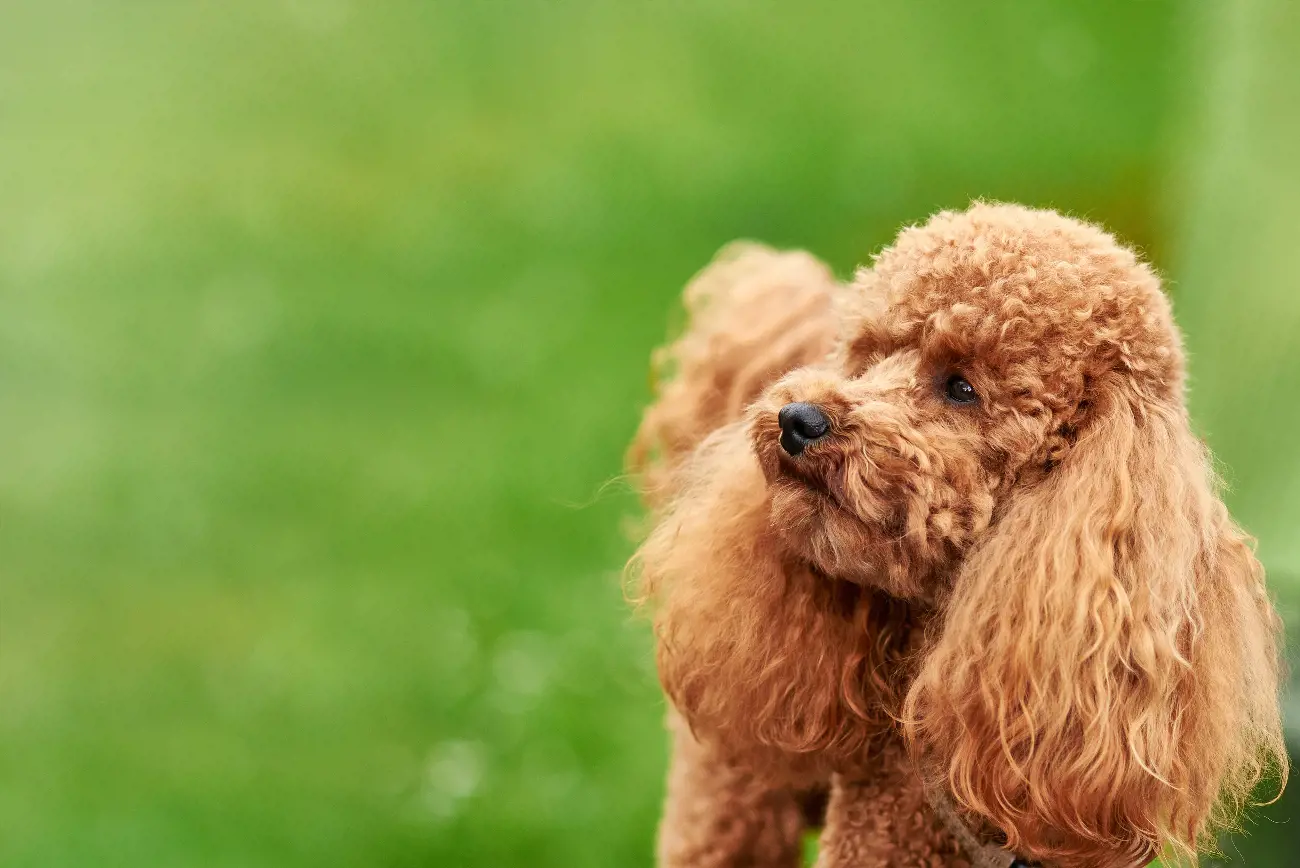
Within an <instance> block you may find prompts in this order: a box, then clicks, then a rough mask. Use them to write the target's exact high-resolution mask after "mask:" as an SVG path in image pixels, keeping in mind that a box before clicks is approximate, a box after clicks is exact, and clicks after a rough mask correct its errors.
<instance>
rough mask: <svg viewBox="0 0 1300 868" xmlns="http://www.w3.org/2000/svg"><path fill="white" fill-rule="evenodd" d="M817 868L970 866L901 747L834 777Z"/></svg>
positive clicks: (965, 867)
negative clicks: (847, 774) (860, 768)
mask: <svg viewBox="0 0 1300 868" xmlns="http://www.w3.org/2000/svg"><path fill="white" fill-rule="evenodd" d="M819 849H820V855H819V856H818V858H817V868H970V865H971V863H970V861H969V860H968V859H967V858H966V857H965V856H964V854H963V853H962V852H961V849H960V847H959V846H958V844H957V842H956V841H955V840H954V839H953V838H952V836H950V835H949V834H948V832H947V830H946V829H945V828H944V826H943V822H942V821H941V820H939V818H938V817H937V816H936V815H935V814H934V812H933V811H931V809H930V806H929V804H928V803H927V802H926V799H925V792H924V788H923V787H922V784H921V781H920V778H918V777H917V776H916V774H915V773H914V772H913V770H912V768H911V766H910V764H908V762H907V759H906V756H905V755H904V754H903V751H902V749H901V747H894V746H891V747H890V748H889V749H887V750H886V751H885V752H884V754H883V755H882V756H881V758H880V764H879V765H878V766H875V767H873V768H872V769H871V770H870V771H869V772H866V773H863V774H861V775H855V776H853V777H845V776H843V775H836V776H835V777H834V778H833V779H832V781H831V796H830V803H829V804H828V805H827V808H826V827H825V829H824V830H823V831H822V836H821V843H820V848H819Z"/></svg>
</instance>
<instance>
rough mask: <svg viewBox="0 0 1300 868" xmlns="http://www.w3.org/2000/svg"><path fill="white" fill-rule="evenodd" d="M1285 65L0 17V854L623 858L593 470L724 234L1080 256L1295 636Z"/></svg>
mask: <svg viewBox="0 0 1300 868" xmlns="http://www.w3.org/2000/svg"><path fill="white" fill-rule="evenodd" d="M1298 83H1300V4H1296V3H1292V2H1289V0H1250V2H1245V0H1243V2H1228V0H1224V2H1221V3H1219V2H1215V3H1203V4H1202V3H1193V2H1186V3H1172V2H1167V3H1160V2H1140V3H1139V2H1105V3H1089V4H1082V3H1064V2H1062V3H1021V2H1007V3H989V2H981V3H966V2H956V0H954V2H951V3H942V4H941V3H931V2H919V3H909V4H902V3H893V4H887V5H886V4H875V3H871V4H868V3H855V4H849V3H837V4H826V5H822V4H817V3H804V4H797V5H796V4H775V3H741V2H726V0H707V2H686V0H675V2H654V3H641V2H620V0H597V2H567V0H550V2H533V0H483V2H477V3H469V2H454V0H444V2H437V3H426V4H417V3H414V2H402V3H398V2H392V3H378V2H376V3H362V2H360V0H351V2H349V0H319V2H311V0H293V2H278V0H247V2H224V3H216V2H199V0H193V2H176V3H164V2H129V3H128V2H115V3H106V2H92V0H82V2H60V0H43V2H13V0H6V2H4V3H3V5H0V412H2V413H3V424H0V552H3V555H2V558H3V559H2V561H0V564H2V569H0V865H4V866H65V865H66V866H89V865H96V866H98V865H131V866H144V865H159V866H162V865H166V866H191V865H193V866H199V865H202V866H277V868H279V866H284V868H291V866H321V865H341V866H377V865H384V866H407V865H410V866H415V865H433V866H462V865H465V866H468V865H520V866H524V865H527V866H564V868H577V866H609V865H649V864H650V862H651V854H652V837H653V828H654V824H655V821H656V818H657V814H658V808H659V800H660V796H661V790H662V776H663V771H664V763H665V759H666V750H665V745H664V740H663V738H662V736H661V734H660V717H661V714H662V703H661V700H660V698H659V694H658V690H657V688H656V686H655V683H654V679H653V674H652V672H651V666H650V641H649V636H648V631H647V629H646V628H645V626H644V625H643V624H641V623H639V622H637V621H635V620H634V619H632V618H630V617H629V615H628V612H627V609H626V606H625V605H624V603H623V600H622V598H621V592H620V587H619V579H618V573H619V569H620V566H621V563H622V561H623V560H624V559H625V557H626V556H627V555H628V553H629V551H630V544H629V542H628V540H627V536H626V534H625V531H624V528H625V526H626V522H627V520H628V519H629V517H632V516H634V515H635V512H636V506H635V502H634V499H633V498H632V497H631V496H630V495H629V493H628V491H627V487H626V485H623V484H619V483H618V482H617V481H615V483H614V484H612V485H610V484H607V483H609V482H610V481H611V480H616V478H617V476H618V474H619V473H620V453H621V450H622V448H623V445H624V443H625V442H626V441H627V439H628V437H629V436H630V434H631V432H632V430H633V428H634V426H635V424H636V421H637V418H638V413H639V408H640V407H641V406H642V405H643V403H644V402H645V400H646V397H647V393H648V389H647V384H646V379H647V378H646V370H647V359H648V354H649V351H650V349H651V347H652V346H653V345H654V344H655V343H656V342H657V341H659V340H660V339H661V337H662V336H663V334H664V332H665V328H666V324H667V323H668V322H669V321H670V319H672V315H673V313H674V311H675V304H676V298H677V294H678V292H679V290H680V287H681V286H682V285H683V284H684V282H685V281H686V280H687V279H688V278H689V277H690V275H691V274H692V272H694V271H695V270H696V269H697V268H699V267H700V266H701V265H703V264H704V263H705V262H706V261H707V260H708V258H709V257H710V255H711V254H712V253H713V252H714V250H715V249H717V248H718V247H720V246H721V245H722V244H724V243H726V242H727V241H730V240H732V239H734V238H737V237H749V238H755V239H759V240H763V241H766V242H769V243H772V244H776V245H781V246H799V247H806V248H808V249H810V250H812V251H813V252H814V253H816V254H818V255H819V256H821V257H823V258H825V259H826V260H828V261H829V262H831V263H832V264H833V265H834V266H835V268H836V269H837V271H838V272H839V273H840V274H843V275H847V274H849V273H850V272H851V270H852V268H853V267H854V266H855V265H856V264H858V263H861V262H864V261H866V260H867V259H868V257H869V255H870V254H871V253H872V252H873V251H874V250H876V249H878V248H879V247H880V246H881V245H882V244H884V243H885V242H887V241H888V240H889V239H890V238H891V237H892V236H893V235H894V233H895V232H896V231H897V229H898V228H899V227H900V226H901V225H903V224H905V223H909V222H915V221H919V220H922V219H924V218H925V217H926V216H927V215H928V214H929V213H931V212H933V211H934V210H936V209H938V208H940V207H963V206H964V205H965V204H967V203H968V202H969V200H970V199H971V198H972V197H977V196H979V197H990V198H997V199H1009V200H1017V201H1023V202H1026V203H1031V204H1036V205H1050V206H1055V207H1058V208H1061V209H1065V210H1069V211H1071V212H1073V213H1076V214H1079V215H1082V216H1085V217H1088V218H1090V219H1094V220H1098V221H1101V222H1103V223H1104V224H1106V225H1107V226H1109V227H1111V228H1112V229H1113V230H1115V231H1116V232H1117V233H1118V234H1119V235H1120V236H1121V237H1122V238H1124V239H1126V240H1128V241H1130V242H1131V243H1133V244H1135V245H1137V246H1138V247H1140V248H1141V249H1142V250H1143V251H1145V253H1146V255H1147V256H1149V257H1150V258H1151V259H1152V260H1153V261H1154V262H1155V264H1156V265H1157V266H1158V267H1159V268H1160V269H1161V271H1162V272H1163V273H1164V274H1165V275H1166V276H1167V279H1168V285H1169V287H1170V289H1171V292H1172V293H1173V295H1174V297H1175V302H1176V306H1177V309H1178V313H1179V316H1180V318H1181V321H1182V323H1183V325H1184V327H1185V328H1186V330H1187V332H1188V342H1189V346H1190V350H1191V357H1192V402H1193V411H1194V413H1195V416H1196V419H1197V423H1198V425H1199V427H1200V428H1201V430H1202V431H1203V432H1204V434H1205V436H1206V437H1207V438H1208V440H1209V441H1210V443H1211V444H1212V446H1213V447H1214V448H1215V449H1216V451H1217V453H1218V455H1219V457H1220V459H1221V460H1222V462H1223V465H1224V473H1225V476H1226V477H1227V478H1228V480H1229V481H1230V483H1231V485H1232V493H1231V495H1230V500H1231V505H1232V507H1233V509H1234V511H1235V512H1236V513H1237V515H1238V517H1239V518H1240V519H1241V520H1242V521H1243V522H1244V523H1245V524H1246V525H1247V526H1248V527H1249V528H1250V530H1251V531H1252V532H1254V533H1256V534H1257V535H1258V536H1259V537H1260V551H1261V555H1262V557H1263V558H1264V560H1265V561H1266V563H1267V566H1268V567H1269V570H1270V575H1271V579H1272V582H1273V585H1274V589H1275V592H1276V594H1277V595H1278V597H1279V599H1280V601H1281V604H1282V605H1283V607H1284V609H1286V610H1287V611H1288V612H1291V611H1293V610H1296V608H1297V607H1296V604H1295V601H1297V600H1300V537H1298V536H1297V535H1296V534H1295V533H1294V532H1293V527H1294V526H1295V522H1296V520H1297V518H1298V517H1300V450H1297V449H1296V448H1295V442H1294V440H1295V431H1296V430H1297V428H1298V427H1300V402H1297V400H1296V395H1295V389H1296V385H1295V384H1296V377H1297V376H1300V357H1297V355H1296V349H1297V341H1296V337H1297V336H1300V278H1298V277H1297V275H1300V267H1298V266H1300V263H1297V262H1296V259H1297V249H1300V221H1298V220H1297V206H1296V203H1297V202H1300V147H1298V146H1297V141H1300V86H1297V85H1298ZM1292 621H1293V622H1300V619H1295V618H1293V619H1292ZM1291 720H1292V721H1293V722H1294V723H1298V724H1300V711H1297V713H1295V714H1292V715H1291ZM1298 800H1300V797H1298ZM1292 817H1293V812H1292V809H1291V807H1290V805H1289V803H1288V801H1286V800H1284V801H1283V802H1282V803H1281V804H1279V805H1276V806H1274V807H1272V808H1270V809H1269V810H1268V811H1266V812H1264V813H1263V815H1262V819H1260V820H1259V821H1257V822H1256V823H1255V824H1254V825H1252V827H1251V831H1252V834H1251V835H1250V836H1249V837H1246V838H1242V839H1240V840H1238V841H1237V842H1234V843H1233V844H1232V845H1231V848H1230V849H1231V850H1232V851H1233V852H1234V853H1237V854H1238V858H1244V860H1245V862H1247V863H1248V864H1250V865H1252V866H1254V865H1258V866H1286V865H1294V864H1295V856H1294V853H1296V852H1297V851H1298V850H1297V848H1298V847H1300V833H1298V832H1297V828H1296V826H1295V825H1294V822H1295V821H1294V820H1293V819H1292Z"/></svg>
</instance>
